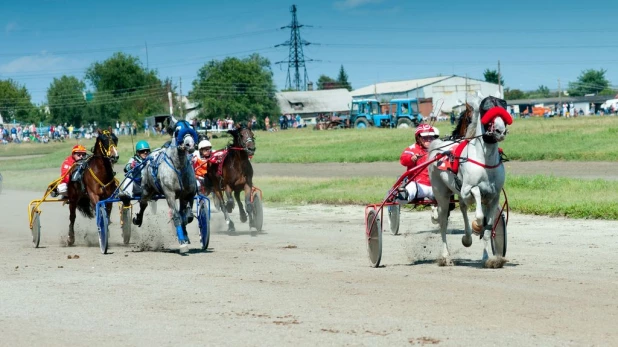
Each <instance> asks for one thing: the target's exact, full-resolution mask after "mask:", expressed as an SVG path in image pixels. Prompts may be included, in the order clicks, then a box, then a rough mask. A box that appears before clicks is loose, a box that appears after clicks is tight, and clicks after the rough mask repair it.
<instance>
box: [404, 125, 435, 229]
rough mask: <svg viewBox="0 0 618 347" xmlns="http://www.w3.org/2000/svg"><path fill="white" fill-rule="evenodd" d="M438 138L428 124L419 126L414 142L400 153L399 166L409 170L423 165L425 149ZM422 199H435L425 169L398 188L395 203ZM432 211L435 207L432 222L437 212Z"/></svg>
mask: <svg viewBox="0 0 618 347" xmlns="http://www.w3.org/2000/svg"><path fill="white" fill-rule="evenodd" d="M438 137H440V132H439V131H438V129H436V128H434V127H432V126H431V125H429V124H421V125H419V126H418V128H416V132H415V133H414V138H415V139H416V142H415V143H414V144H412V145H410V146H408V147H406V148H405V149H404V150H403V153H401V157H400V158H399V162H400V163H401V165H403V166H405V167H406V168H407V170H410V169H412V168H413V167H416V166H419V165H421V164H423V163H425V162H426V161H427V159H428V157H429V153H428V152H427V149H428V148H429V145H430V144H431V142H432V141H433V140H435V139H437V138H438ZM424 198H429V199H432V200H433V199H435V198H434V195H433V190H432V188H431V181H430V180H429V170H428V169H427V168H424V169H423V170H422V171H421V172H420V173H419V174H418V175H416V176H415V177H414V178H413V179H412V180H411V181H409V182H408V183H407V184H406V185H405V187H401V188H399V194H398V195H397V202H398V203H400V204H406V203H408V202H410V201H412V200H417V199H424ZM434 209H435V207H432V221H433V215H434V214H435V213H436V212H437V210H436V212H434V211H433V210H434ZM436 220H437V218H436Z"/></svg>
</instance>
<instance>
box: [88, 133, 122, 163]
mask: <svg viewBox="0 0 618 347" xmlns="http://www.w3.org/2000/svg"><path fill="white" fill-rule="evenodd" d="M101 135H102V136H105V137H106V138H107V141H108V146H107V147H106V146H105V145H104V144H103V139H101V140H100V141H97V142H98V144H99V149H100V150H101V153H102V154H103V156H104V157H106V158H109V159H110V160H112V161H114V159H116V160H117V159H118V157H117V156H114V155H112V154H113V153H114V151H113V150H114V149H115V148H116V145H115V144H114V140H113V139H112V135H111V133H110V132H109V131H107V130H104V131H103V132H102V133H101ZM93 152H94V151H93Z"/></svg>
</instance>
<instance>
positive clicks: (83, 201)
mask: <svg viewBox="0 0 618 347" xmlns="http://www.w3.org/2000/svg"><path fill="white" fill-rule="evenodd" d="M77 209H78V210H79V212H81V213H82V215H83V216H84V217H87V218H89V219H92V218H94V211H93V210H92V205H91V204H90V199H89V198H88V197H87V196H84V197H80V198H79V200H77Z"/></svg>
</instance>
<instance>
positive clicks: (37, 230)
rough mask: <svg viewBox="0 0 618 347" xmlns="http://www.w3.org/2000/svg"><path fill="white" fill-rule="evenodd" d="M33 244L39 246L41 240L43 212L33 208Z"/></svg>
mask: <svg viewBox="0 0 618 347" xmlns="http://www.w3.org/2000/svg"><path fill="white" fill-rule="evenodd" d="M31 213H32V228H31V229H30V231H31V232H32V244H33V245H34V248H39V242H40V241H41V212H39V211H34V207H33V208H32V212H31Z"/></svg>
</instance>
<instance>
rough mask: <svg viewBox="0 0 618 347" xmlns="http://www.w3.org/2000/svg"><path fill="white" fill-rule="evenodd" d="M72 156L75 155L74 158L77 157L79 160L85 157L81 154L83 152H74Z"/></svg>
mask: <svg viewBox="0 0 618 347" xmlns="http://www.w3.org/2000/svg"><path fill="white" fill-rule="evenodd" d="M73 155H76V156H78V157H80V158H83V157H85V156H86V153H83V152H75V153H73Z"/></svg>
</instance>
